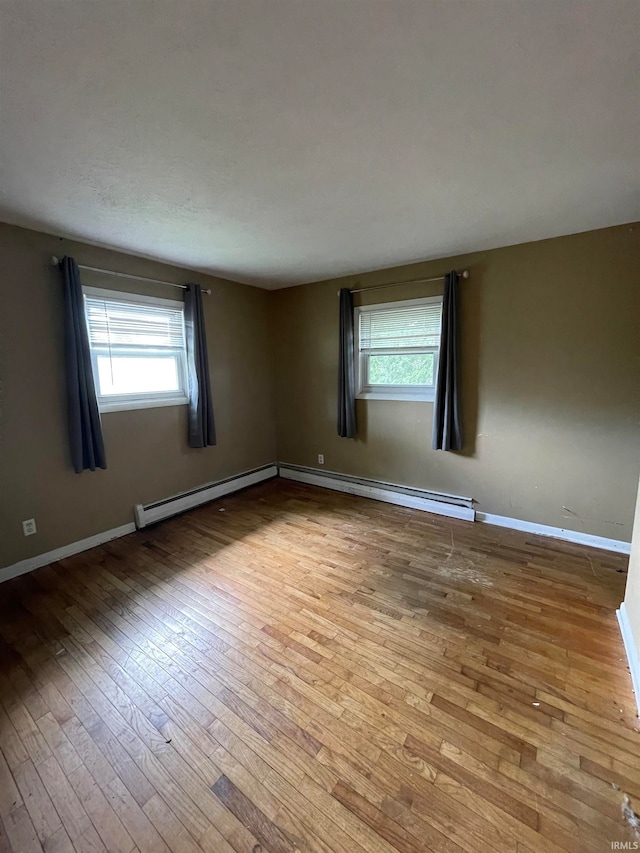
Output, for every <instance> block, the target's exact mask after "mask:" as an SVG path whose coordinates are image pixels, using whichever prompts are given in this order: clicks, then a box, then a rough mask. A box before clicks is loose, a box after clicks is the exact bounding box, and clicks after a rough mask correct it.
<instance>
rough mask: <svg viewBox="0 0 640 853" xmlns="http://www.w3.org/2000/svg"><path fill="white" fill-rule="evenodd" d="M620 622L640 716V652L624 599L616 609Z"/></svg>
mask: <svg viewBox="0 0 640 853" xmlns="http://www.w3.org/2000/svg"><path fill="white" fill-rule="evenodd" d="M616 616H617V617H618V624H619V625H620V633H621V634H622V642H623V643H624V650H625V652H626V653H627V661H628V663H629V669H630V670H631V683H632V685H633V692H634V693H635V695H636V705H637V706H638V716H639V717H640V653H639V652H638V649H637V647H636V644H635V642H634V639H633V634H632V633H631V625H630V624H629V615H628V613H627V608H626V607H625V603H624V601H623V602H622V604H621V605H620V610H616Z"/></svg>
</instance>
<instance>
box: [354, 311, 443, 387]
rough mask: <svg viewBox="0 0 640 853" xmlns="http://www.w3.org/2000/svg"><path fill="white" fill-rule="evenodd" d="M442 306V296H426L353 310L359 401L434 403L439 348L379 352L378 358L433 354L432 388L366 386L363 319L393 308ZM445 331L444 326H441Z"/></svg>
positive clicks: (368, 356)
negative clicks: (362, 332)
mask: <svg viewBox="0 0 640 853" xmlns="http://www.w3.org/2000/svg"><path fill="white" fill-rule="evenodd" d="M435 303H439V304H440V305H442V296H423V297H420V298H418V299H402V300H399V301H396V302H379V303H376V304H375V305H359V306H357V307H356V308H354V317H353V327H354V328H353V343H354V366H355V373H356V376H355V379H356V399H357V400H401V401H407V402H420V403H432V402H433V401H434V400H435V394H436V386H437V383H438V361H439V358H440V344H438V346H435V347H390V348H388V349H384V350H383V349H380V350H376V352H375V354H376V355H388V354H391V355H403V354H415V353H418V354H423V353H433V354H434V365H433V375H434V383H433V385H369V384H368V383H367V378H368V368H369V358H370V355H371V352H370V351H367V350H361V349H360V315H361V314H364V313H371V312H376V311H387V310H389V309H390V308H406V307H407V306H408V305H433V304H435ZM441 328H442V326H441Z"/></svg>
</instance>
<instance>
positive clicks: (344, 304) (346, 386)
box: [338, 287, 357, 438]
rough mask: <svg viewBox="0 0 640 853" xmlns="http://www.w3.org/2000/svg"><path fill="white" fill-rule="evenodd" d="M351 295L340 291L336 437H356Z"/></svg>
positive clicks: (346, 289) (344, 290)
mask: <svg viewBox="0 0 640 853" xmlns="http://www.w3.org/2000/svg"><path fill="white" fill-rule="evenodd" d="M353 343H354V342H353V294H352V293H351V291H350V290H349V289H348V288H346V287H343V288H342V290H341V291H340V358H339V366H338V435H339V436H341V438H355V435H356V432H357V430H356V380H355V371H354V365H353V359H354V353H353Z"/></svg>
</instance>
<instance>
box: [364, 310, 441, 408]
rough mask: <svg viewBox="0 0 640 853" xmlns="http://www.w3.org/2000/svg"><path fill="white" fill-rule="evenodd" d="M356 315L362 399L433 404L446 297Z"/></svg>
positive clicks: (365, 311) (366, 311)
mask: <svg viewBox="0 0 640 853" xmlns="http://www.w3.org/2000/svg"><path fill="white" fill-rule="evenodd" d="M355 314H356V316H355V317H354V320H355V332H356V371H357V389H358V396H359V397H362V398H368V399H382V400H433V398H434V395H435V386H436V379H437V375H438V353H439V348H440V328H441V321H442V297H439V296H438V297H432V298H425V299H407V300H405V301H403V302H388V303H385V304H382V305H366V306H363V307H361V308H356V309H355Z"/></svg>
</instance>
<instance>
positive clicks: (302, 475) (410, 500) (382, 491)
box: [278, 464, 475, 521]
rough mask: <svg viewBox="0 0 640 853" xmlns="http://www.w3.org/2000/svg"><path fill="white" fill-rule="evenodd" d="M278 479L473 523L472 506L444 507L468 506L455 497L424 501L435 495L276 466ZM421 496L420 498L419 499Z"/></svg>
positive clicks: (343, 476)
mask: <svg viewBox="0 0 640 853" xmlns="http://www.w3.org/2000/svg"><path fill="white" fill-rule="evenodd" d="M278 467H279V472H280V476H281V477H282V478H283V479H285V480H294V481H295V482H297V483H307V484H308V485H310V486H320V487H321V488H324V489H332V490H333V491H335V492H345V493H346V494H348V495H359V496H360V497H362V498H372V499H373V500H377V501H384V502H385V503H390V504H396V505H397V506H406V507H410V508H411V509H420V510H423V511H424V512H432V513H435V514H436V515H446V516H448V517H450V518H461V519H464V520H465V521H473V520H474V516H475V512H474V510H473V507H472V506H465V505H459V503H458V504H455V503H447V502H446V498H450V499H451V500H452V501H453V500H455V501H458V502H464V503H466V502H470V501H471V499H470V498H463V497H458V496H457V495H442V498H443V500H442V501H440V500H436V499H435V498H434V497H424V496H423V495H424V494H428V495H435V493H434V492H423V490H421V489H411V488H409V487H403V486H396V485H395V484H391V483H379V482H377V481H376V480H365V479H363V478H358V477H349V476H347V475H345V474H335V473H334V472H332V471H327V472H326V473H325V472H324V471H318V470H317V469H315V468H302V467H301V466H297V465H296V466H293V465H291V466H290V465H285V464H280V465H279V466H278ZM421 492H423V495H421Z"/></svg>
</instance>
